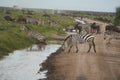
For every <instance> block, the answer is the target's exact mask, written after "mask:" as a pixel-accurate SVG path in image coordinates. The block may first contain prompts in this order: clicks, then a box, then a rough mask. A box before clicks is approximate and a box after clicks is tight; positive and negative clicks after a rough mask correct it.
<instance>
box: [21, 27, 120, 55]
mask: <svg viewBox="0 0 120 80" xmlns="http://www.w3.org/2000/svg"><path fill="white" fill-rule="evenodd" d="M20 30H24V31H25V32H26V33H27V36H28V37H30V38H34V39H36V40H38V41H40V42H41V41H42V42H45V37H44V36H43V35H42V34H41V33H39V32H36V31H33V30H31V29H30V28H29V27H28V26H25V25H23V26H22V27H20ZM110 30H111V29H110ZM110 30H109V29H107V30H106V32H104V39H106V41H108V42H107V43H106V44H110V41H111V40H112V39H120V35H116V34H113V33H112V32H111V31H110ZM117 31H118V30H117ZM114 33H115V32H114ZM118 33H119V32H118ZM94 40H95V36H94V35H93V33H92V32H91V33H90V32H89V31H88V30H87V28H86V27H84V26H82V27H81V29H80V31H79V32H76V33H75V34H70V35H69V36H67V37H66V38H65V39H64V42H63V44H62V46H61V48H62V50H64V51H65V50H67V48H68V53H69V52H70V51H71V49H72V47H73V46H75V47H76V53H78V51H79V49H78V44H84V43H88V45H89V49H88V51H87V53H89V52H90V50H91V48H92V47H93V50H94V52H95V53H96V45H95V41H94ZM38 44H39V43H38Z"/></svg>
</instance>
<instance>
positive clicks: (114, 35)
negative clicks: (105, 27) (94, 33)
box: [104, 31, 120, 46]
mask: <svg viewBox="0 0 120 80" xmlns="http://www.w3.org/2000/svg"><path fill="white" fill-rule="evenodd" d="M113 39H116V40H120V33H118V32H110V31H106V32H104V40H106V45H107V46H109V45H110V44H111V40H113Z"/></svg>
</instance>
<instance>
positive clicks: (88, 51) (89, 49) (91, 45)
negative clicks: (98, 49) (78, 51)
mask: <svg viewBox="0 0 120 80" xmlns="http://www.w3.org/2000/svg"><path fill="white" fill-rule="evenodd" d="M91 46H92V45H91V44H89V49H88V51H87V53H89V52H90V49H91Z"/></svg>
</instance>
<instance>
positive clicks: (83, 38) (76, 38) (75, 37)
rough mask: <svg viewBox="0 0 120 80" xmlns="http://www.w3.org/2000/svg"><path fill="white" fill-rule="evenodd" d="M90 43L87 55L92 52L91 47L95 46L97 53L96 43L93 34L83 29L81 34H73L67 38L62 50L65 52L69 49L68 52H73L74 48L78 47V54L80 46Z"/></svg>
mask: <svg viewBox="0 0 120 80" xmlns="http://www.w3.org/2000/svg"><path fill="white" fill-rule="evenodd" d="M85 42H87V43H89V49H88V51H87V53H89V52H90V50H91V47H92V46H93V49H94V52H95V53H96V48H95V43H94V36H93V35H92V34H88V33H87V32H86V30H85V29H82V31H81V32H80V33H76V34H71V35H69V36H67V37H66V38H65V40H64V42H63V44H62V46H61V48H62V50H63V51H64V50H65V48H66V47H69V49H68V52H70V51H71V48H72V47H73V46H76V53H78V44H79V43H80V44H82V43H85Z"/></svg>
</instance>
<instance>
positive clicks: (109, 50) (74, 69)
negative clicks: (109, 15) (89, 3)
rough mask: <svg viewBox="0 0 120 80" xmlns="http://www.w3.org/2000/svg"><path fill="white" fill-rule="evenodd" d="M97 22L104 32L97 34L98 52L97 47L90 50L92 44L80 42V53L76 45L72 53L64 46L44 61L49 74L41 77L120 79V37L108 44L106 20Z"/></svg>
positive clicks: (53, 79) (44, 67)
mask: <svg viewBox="0 0 120 80" xmlns="http://www.w3.org/2000/svg"><path fill="white" fill-rule="evenodd" d="M85 20H86V21H87V22H89V23H91V22H94V20H90V19H85ZM96 22H97V23H99V24H101V27H102V33H101V34H97V35H96V34H95V44H96V51H97V53H94V51H93V49H92V50H91V51H90V53H86V52H87V50H88V44H79V52H78V53H75V48H72V50H71V52H70V53H68V52H64V51H62V50H61V48H60V49H58V50H57V51H56V52H55V53H52V54H51V55H50V56H49V57H48V59H47V60H46V61H45V62H44V63H42V64H41V65H42V68H41V69H40V71H44V70H48V72H47V73H46V76H47V78H46V79H40V80H120V40H113V41H112V44H111V45H110V46H109V47H108V46H106V44H105V43H106V41H105V40H104V39H103V32H104V28H105V25H106V23H103V22H98V21H96Z"/></svg>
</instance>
